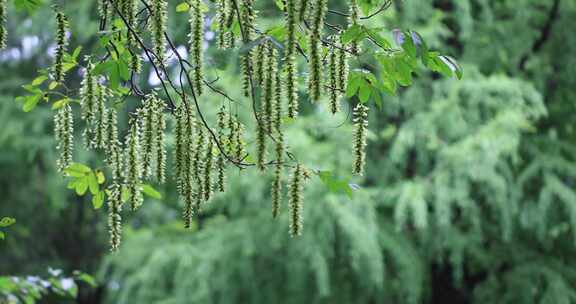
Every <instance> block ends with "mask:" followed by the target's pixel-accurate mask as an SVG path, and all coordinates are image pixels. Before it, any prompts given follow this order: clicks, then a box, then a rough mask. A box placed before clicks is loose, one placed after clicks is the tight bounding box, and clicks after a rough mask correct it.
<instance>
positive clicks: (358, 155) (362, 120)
mask: <svg viewBox="0 0 576 304" xmlns="http://www.w3.org/2000/svg"><path fill="white" fill-rule="evenodd" d="M367 130H368V107H366V106H365V105H363V104H361V103H358V104H357V105H356V107H355V108H354V146H353V150H354V170H353V173H354V174H357V175H363V174H364V165H365V163H366V151H365V149H366V133H367Z"/></svg>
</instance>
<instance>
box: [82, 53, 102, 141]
mask: <svg viewBox="0 0 576 304" xmlns="http://www.w3.org/2000/svg"><path fill="white" fill-rule="evenodd" d="M93 69H94V64H92V62H91V61H90V60H89V59H88V64H87V65H86V69H85V71H84V78H83V79H82V82H81V87H80V108H81V113H80V117H81V118H82V120H84V121H85V123H86V129H85V130H84V132H83V133H82V136H83V137H84V142H85V143H86V147H88V148H92V147H93V146H94V145H93V137H94V130H93V128H94V124H95V123H96V109H97V106H98V97H99V96H98V82H97V81H96V76H95V75H94V73H93V72H92V71H93Z"/></svg>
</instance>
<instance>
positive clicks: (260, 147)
mask: <svg viewBox="0 0 576 304" xmlns="http://www.w3.org/2000/svg"><path fill="white" fill-rule="evenodd" d="M262 113H263V112H262V111H260V117H262V116H263V115H262ZM256 128H257V137H256V149H257V150H256V166H257V167H258V169H259V170H260V171H264V169H265V163H266V134H267V133H266V124H265V121H263V120H260V121H259V122H258V121H257V122H256Z"/></svg>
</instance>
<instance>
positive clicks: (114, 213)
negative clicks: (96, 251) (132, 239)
mask: <svg viewBox="0 0 576 304" xmlns="http://www.w3.org/2000/svg"><path fill="white" fill-rule="evenodd" d="M107 192H108V232H109V234H110V250H111V251H112V252H116V251H118V248H119V247H120V241H121V239H122V215H121V212H122V186H121V185H120V184H119V183H117V182H116V181H115V182H113V183H112V184H111V185H110V186H109V187H108V191H107Z"/></svg>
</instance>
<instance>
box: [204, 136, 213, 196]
mask: <svg viewBox="0 0 576 304" xmlns="http://www.w3.org/2000/svg"><path fill="white" fill-rule="evenodd" d="M213 149H214V141H213V140H212V138H211V137H208V147H207V148H206V155H205V157H204V178H203V180H204V187H203V188H202V190H203V193H202V197H203V198H204V201H206V202H207V201H209V200H210V198H211V197H212V167H213V159H214V155H213V151H212V150H213Z"/></svg>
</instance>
